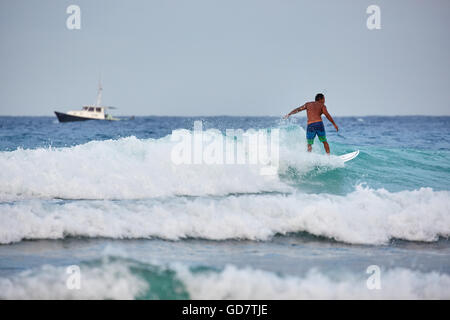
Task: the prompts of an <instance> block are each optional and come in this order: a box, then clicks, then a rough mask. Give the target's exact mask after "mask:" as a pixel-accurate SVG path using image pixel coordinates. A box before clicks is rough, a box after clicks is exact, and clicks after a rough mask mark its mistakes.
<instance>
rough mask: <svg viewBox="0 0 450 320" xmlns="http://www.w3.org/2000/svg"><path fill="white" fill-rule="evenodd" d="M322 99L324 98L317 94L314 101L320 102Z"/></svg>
mask: <svg viewBox="0 0 450 320" xmlns="http://www.w3.org/2000/svg"><path fill="white" fill-rule="evenodd" d="M323 98H324V96H323V94H322V93H318V94H316V99H315V100H316V101H319V100H322V99H323Z"/></svg>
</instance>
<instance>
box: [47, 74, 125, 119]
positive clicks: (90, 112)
mask: <svg viewBox="0 0 450 320" xmlns="http://www.w3.org/2000/svg"><path fill="white" fill-rule="evenodd" d="M102 91H103V88H102V85H101V83H100V82H99V84H98V93H97V103H96V104H95V105H87V106H83V107H82V108H81V110H75V111H67V112H65V113H64V112H58V111H55V114H56V117H57V118H58V120H59V122H72V121H86V120H110V121H111V120H119V119H117V118H113V117H112V116H111V115H109V114H107V113H106V112H105V111H106V110H107V109H115V108H114V107H106V106H102V105H101V104H102Z"/></svg>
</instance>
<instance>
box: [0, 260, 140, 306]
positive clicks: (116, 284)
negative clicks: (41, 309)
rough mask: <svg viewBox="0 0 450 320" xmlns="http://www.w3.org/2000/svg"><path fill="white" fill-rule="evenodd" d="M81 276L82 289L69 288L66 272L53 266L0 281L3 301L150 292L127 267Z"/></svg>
mask: <svg viewBox="0 0 450 320" xmlns="http://www.w3.org/2000/svg"><path fill="white" fill-rule="evenodd" d="M80 275H81V277H80V288H78V289H75V288H72V289H69V287H68V286H67V284H66V283H67V280H68V278H69V276H70V275H69V274H67V272H66V268H64V267H55V266H51V265H44V266H42V267H40V268H38V269H36V270H27V271H24V272H22V273H20V274H18V275H15V276H13V277H9V278H0V289H1V290H0V299H31V300H47V299H52V300H54V299H133V298H135V297H136V296H137V295H139V294H140V293H142V292H144V291H145V290H147V289H148V283H146V282H145V281H142V279H141V278H139V277H138V276H136V275H134V274H132V273H131V272H130V270H129V268H128V265H126V264H119V263H103V264H101V265H99V266H96V267H93V266H91V267H83V268H82V269H81V274H80Z"/></svg>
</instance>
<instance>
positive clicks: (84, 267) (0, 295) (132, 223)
mask: <svg viewBox="0 0 450 320" xmlns="http://www.w3.org/2000/svg"><path fill="white" fill-rule="evenodd" d="M197 120H201V121H202V124H203V130H204V131H203V132H204V133H205V136H209V137H214V136H216V137H217V135H223V136H225V134H226V130H227V129H242V130H244V132H249V131H251V130H260V129H263V130H270V131H271V132H274V131H275V130H274V129H278V132H279V163H278V169H277V171H276V174H275V175H261V172H260V170H259V168H258V167H257V166H255V165H251V164H205V163H203V164H177V163H174V161H173V150H174V146H175V145H176V141H175V139H174V136H177V135H178V134H179V133H183V134H187V135H192V130H193V128H194V121H197ZM335 120H336V122H337V124H338V125H339V128H340V131H339V132H338V133H337V132H336V131H335V130H334V128H333V127H332V126H331V125H330V123H328V122H327V121H326V120H325V127H326V130H327V137H328V141H329V143H330V147H331V153H332V155H331V156H327V155H326V154H324V151H323V148H322V145H321V143H320V142H319V141H318V139H316V141H315V144H314V146H313V152H312V153H307V152H306V139H305V127H306V119H305V118H303V117H297V118H295V117H293V118H291V119H290V120H288V121H285V120H281V119H280V118H277V117H225V116H218V117H136V118H135V119H134V120H129V119H124V120H123V121H117V122H95V121H87V122H78V123H75V122H74V123H58V122H57V120H56V118H55V117H0V299H13V298H19V299H53V298H55V299H79V298H80V299H84V298H87V299H322V298H330V299H347V298H356V299H379V298H388V299H400V298H406V299H450V241H449V236H450V117H424V116H408V117H379V116H373V117H341V118H339V117H337V118H336V119H335ZM236 143H237V144H238V145H239V143H244V142H242V141H239V140H236ZM354 150H360V154H359V156H358V157H357V158H356V159H354V160H351V161H349V162H346V163H345V164H344V163H343V162H342V161H341V160H340V159H339V158H338V157H337V156H336V155H341V154H344V153H348V152H351V151H354ZM70 266H77V267H78V268H79V271H80V273H79V275H80V276H81V277H80V278H78V279H80V281H79V287H76V288H73V287H71V286H70V285H68V281H69V280H70V279H73V278H71V277H72V276H73V275H74V273H70V272H71V271H70V270H74V269H73V267H70ZM68 267H69V268H68ZM71 268H72V269H71ZM374 270H375V271H374ZM377 270H378V271H379V272H378V271H377ZM69 278H70V279H69ZM374 279H375V280H374ZM373 281H375V282H373ZM374 283H375V284H376V285H374Z"/></svg>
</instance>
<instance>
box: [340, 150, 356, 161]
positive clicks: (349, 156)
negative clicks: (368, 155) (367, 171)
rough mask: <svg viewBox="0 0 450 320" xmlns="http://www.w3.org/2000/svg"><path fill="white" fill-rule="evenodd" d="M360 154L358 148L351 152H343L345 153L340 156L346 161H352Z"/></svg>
mask: <svg viewBox="0 0 450 320" xmlns="http://www.w3.org/2000/svg"><path fill="white" fill-rule="evenodd" d="M358 154H359V150H356V151H353V152H350V153H346V154H343V155H341V156H339V158H341V159H342V160H344V162H347V161H350V160H352V159H355V158H356V157H357V156H358Z"/></svg>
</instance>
